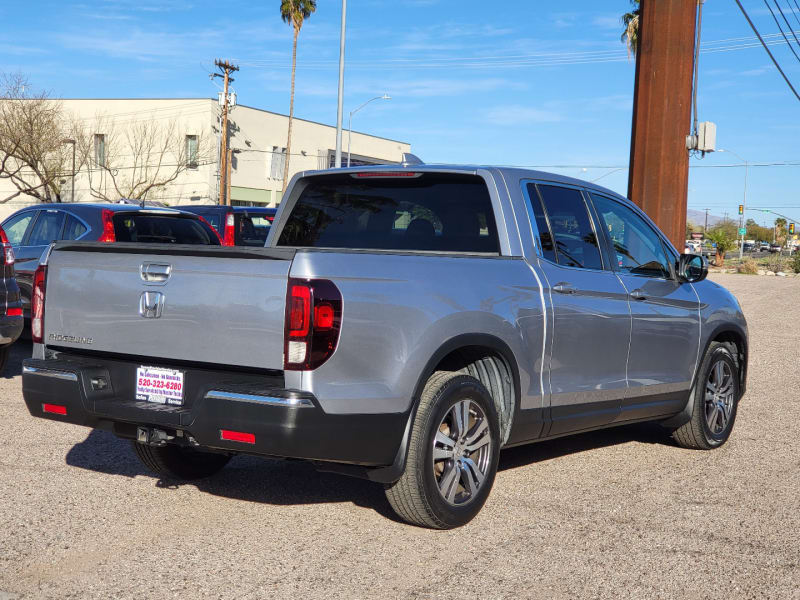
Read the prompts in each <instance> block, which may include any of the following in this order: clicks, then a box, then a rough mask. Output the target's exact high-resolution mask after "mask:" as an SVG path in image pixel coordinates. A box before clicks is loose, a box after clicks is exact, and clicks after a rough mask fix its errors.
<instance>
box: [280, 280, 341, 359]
mask: <svg viewBox="0 0 800 600" xmlns="http://www.w3.org/2000/svg"><path fill="white" fill-rule="evenodd" d="M341 325H342V294H341V292H339V288H337V287H336V285H334V283H333V282H332V281H328V280H327V279H289V288H288V290H287V294H286V326H285V332H286V333H285V339H284V355H283V356H284V358H283V366H284V368H285V369H287V370H289V371H308V370H311V369H316V368H317V367H319V366H320V365H322V363H324V362H325V361H326V360H328V359H329V358H330V357H331V355H332V354H333V353H334V351H335V350H336V344H337V343H338V342H339V330H340V329H341Z"/></svg>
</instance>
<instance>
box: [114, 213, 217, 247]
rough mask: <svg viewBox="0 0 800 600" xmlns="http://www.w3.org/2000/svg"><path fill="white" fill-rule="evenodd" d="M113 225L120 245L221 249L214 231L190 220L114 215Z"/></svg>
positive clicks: (148, 214) (184, 218)
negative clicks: (122, 243)
mask: <svg viewBox="0 0 800 600" xmlns="http://www.w3.org/2000/svg"><path fill="white" fill-rule="evenodd" d="M113 223H114V234H115V236H116V239H117V241H118V242H142V243H146V244H196V245H204V246H219V245H220V244H219V237H217V234H216V233H214V231H213V230H212V229H211V227H209V226H208V225H206V224H205V223H203V222H202V221H200V220H199V219H193V218H190V217H176V216H172V215H154V214H150V213H144V212H141V213H135V212H134V213H128V212H123V213H120V212H118V213H115V214H114V218H113Z"/></svg>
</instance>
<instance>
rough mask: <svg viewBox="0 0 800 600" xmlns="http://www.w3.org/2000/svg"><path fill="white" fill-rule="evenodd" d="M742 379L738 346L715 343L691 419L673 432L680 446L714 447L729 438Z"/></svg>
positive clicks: (706, 360) (702, 372)
mask: <svg viewBox="0 0 800 600" xmlns="http://www.w3.org/2000/svg"><path fill="white" fill-rule="evenodd" d="M739 382H740V379H739V363H738V360H737V358H736V348H735V347H732V346H731V345H730V344H725V343H722V342H712V343H711V345H710V346H709V347H708V351H707V352H706V355H705V357H704V358H703V362H702V364H701V365H700V370H699V375H698V377H697V383H696V384H695V387H694V389H693V390H692V394H693V395H694V397H693V401H694V403H693V408H692V416H691V419H689V421H687V422H686V423H684V424H683V425H681V426H680V427H678V428H677V429H675V430H673V432H672V437H673V439H674V440H675V441H676V442H677V443H678V445H679V446H682V447H683V448H691V449H695V450H713V449H714V448H719V447H720V446H722V444H724V443H725V442H726V441H728V438H729V437H730V435H731V431H732V430H733V424H734V422H735V421H736V412H737V409H738V405H739V390H740V387H739Z"/></svg>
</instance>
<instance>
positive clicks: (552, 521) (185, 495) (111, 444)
mask: <svg viewBox="0 0 800 600" xmlns="http://www.w3.org/2000/svg"><path fill="white" fill-rule="evenodd" d="M714 279H715V280H717V281H719V282H720V283H722V284H723V285H726V286H728V287H730V289H731V290H733V291H734V293H735V294H736V295H737V296H738V297H739V299H740V301H741V303H742V305H743V307H744V310H745V313H746V314H747V318H748V321H749V325H750V335H751V360H750V377H749V387H748V392H747V395H746V397H745V399H744V401H743V403H742V405H741V407H740V411H739V416H738V419H737V422H736V426H735V429H734V432H733V436H732V438H731V440H730V442H729V443H728V444H727V445H726V446H724V447H723V448H722V449H720V450H717V451H713V452H698V451H689V450H682V449H679V448H677V447H675V446H674V445H673V444H671V443H670V441H669V439H668V438H665V437H664V435H663V434H662V433H661V431H660V429H658V428H657V427H655V426H651V425H639V426H629V427H624V428H620V429H616V430H611V431H606V432H599V433H592V434H584V435H581V436H577V437H574V438H568V439H564V440H557V441H552V442H545V443H542V444H538V445H532V446H527V447H523V448H517V449H513V450H509V451H506V452H504V453H503V455H502V456H501V471H500V473H499V474H498V476H497V480H496V482H495V486H494V490H493V491H492V494H491V496H490V497H489V501H488V502H487V504H486V506H485V507H484V509H483V511H482V512H481V514H480V515H478V517H477V518H476V519H475V520H474V521H473V522H472V523H470V524H469V525H467V526H466V527H463V528H461V529H459V530H456V531H450V532H438V531H428V530H424V529H419V528H415V527H410V526H407V525H404V524H402V523H399V522H398V521H397V520H395V518H394V517H393V515H392V512H391V509H390V507H389V505H388V504H387V502H386V500H385V498H384V496H383V493H382V490H381V488H380V487H379V486H377V485H375V484H371V483H367V482H364V481H360V480H355V479H348V478H345V477H340V476H337V475H329V474H318V473H316V472H315V471H314V470H313V469H312V468H311V467H309V466H308V465H306V464H304V463H299V462H279V461H264V460H258V459H254V458H248V457H237V458H235V459H234V460H233V461H231V463H230V465H229V466H228V467H227V468H226V469H225V470H224V471H223V472H222V473H221V474H220V475H218V476H216V477H214V478H212V479H209V480H206V481H203V482H201V483H197V484H185V485H175V484H174V483H171V482H168V481H162V480H159V479H158V478H156V477H154V476H152V475H150V474H149V473H147V472H146V471H145V470H144V469H143V467H141V466H140V464H139V462H138V461H137V459H136V458H135V457H134V455H133V453H132V451H131V450H130V448H129V446H128V444H127V443H126V442H123V441H121V440H118V439H116V438H114V437H113V436H112V435H110V434H106V433H101V432H93V431H90V430H88V429H84V428H80V427H76V426H72V425H58V424H55V423H52V422H47V421H43V420H38V419H33V418H31V417H30V416H29V415H28V413H27V411H26V409H25V408H24V404H23V402H22V398H21V393H20V376H19V371H20V360H21V358H22V356H23V354H25V352H29V351H30V346H29V345H27V346H26V345H24V344H23V345H20V347H19V348H18V350H17V352H16V354H15V356H14V358H13V359H12V361H11V362H10V363H9V366H8V368H7V370H6V373H5V377H4V378H3V379H0V439H2V440H3V442H2V445H1V446H0V448H2V452H0V507H2V508H0V600H7V599H8V598H15V599H19V598H59V599H61V598H111V597H114V598H153V597H159V598H173V597H175V598H178V597H187V596H188V597H192V598H234V597H235V598H237V599H248V598H267V597H274V598H298V597H300V598H316V597H335V598H366V597H370V598H373V597H374V598H384V597H385V598H407V597H420V598H439V597H441V598H447V599H448V600H451V599H452V598H456V597H471V598H519V597H523V598H548V599H549V598H574V597H585V598H737V599H738V598H781V599H784V598H800V516H798V515H800V495H799V494H798V491H799V490H800V453H799V452H798V451H800V435H799V434H800V401H798V395H797V393H796V392H794V390H795V389H796V385H797V382H798V379H800V366H798V359H797V350H796V344H795V343H794V342H795V339H794V337H793V335H794V334H793V332H792V326H793V325H794V324H795V323H797V321H798V318H800V306H798V303H797V298H798V297H800V279H782V278H765V277H748V276H743V275H715V276H714Z"/></svg>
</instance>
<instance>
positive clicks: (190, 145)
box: [186, 135, 198, 169]
mask: <svg viewBox="0 0 800 600" xmlns="http://www.w3.org/2000/svg"><path fill="white" fill-rule="evenodd" d="M197 143H198V142H197V136H196V135H187V136H186V166H187V167H189V168H190V169H196V168H197V152H198V149H197Z"/></svg>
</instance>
